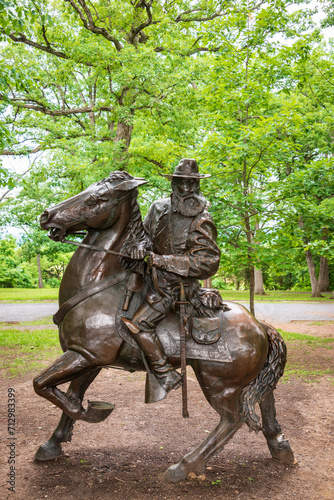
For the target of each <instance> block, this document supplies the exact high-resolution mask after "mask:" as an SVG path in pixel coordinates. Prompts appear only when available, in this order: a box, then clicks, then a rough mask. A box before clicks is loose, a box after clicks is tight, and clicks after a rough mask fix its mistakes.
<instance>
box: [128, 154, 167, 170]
mask: <svg viewBox="0 0 334 500" xmlns="http://www.w3.org/2000/svg"><path fill="white" fill-rule="evenodd" d="M133 156H139V158H143V159H144V160H146V161H149V162H150V163H153V165H156V166H157V167H159V168H161V170H163V169H164V168H165V165H163V164H162V163H161V162H160V161H157V160H151V158H147V156H143V155H139V154H136V155H133Z"/></svg>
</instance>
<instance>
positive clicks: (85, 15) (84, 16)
mask: <svg viewBox="0 0 334 500" xmlns="http://www.w3.org/2000/svg"><path fill="white" fill-rule="evenodd" d="M64 1H65V2H68V3H70V4H71V5H72V7H73V9H74V10H75V11H76V12H77V13H78V14H79V16H80V19H81V21H82V23H83V25H84V27H85V28H86V29H87V30H89V31H91V32H92V33H95V34H96V35H102V36H103V37H104V38H106V39H107V40H108V41H109V42H112V43H113V44H114V45H115V47H116V50H117V51H118V52H120V51H121V50H122V48H123V46H122V44H121V43H120V41H119V40H117V38H115V37H113V36H112V35H111V34H110V33H109V32H108V31H107V30H106V29H105V28H100V27H98V26H96V24H95V23H94V20H93V16H92V13H91V11H90V10H89V8H88V7H87V5H86V2H85V1H84V0H77V2H78V4H79V5H77V3H76V1H75V0H64ZM80 7H81V8H82V9H83V10H81V9H80Z"/></svg>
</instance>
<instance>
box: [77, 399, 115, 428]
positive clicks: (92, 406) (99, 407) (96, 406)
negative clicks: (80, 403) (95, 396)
mask: <svg viewBox="0 0 334 500" xmlns="http://www.w3.org/2000/svg"><path fill="white" fill-rule="evenodd" d="M114 408H115V405H113V404H112V403H107V402H106V401H88V408H87V410H86V411H85V413H84V414H83V415H82V418H81V420H84V421H85V422H90V423H92V424H97V423H99V422H103V420H105V419H106V418H108V417H109V415H110V413H111V412H112V411H113V409H114Z"/></svg>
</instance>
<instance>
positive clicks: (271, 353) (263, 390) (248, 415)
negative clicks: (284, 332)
mask: <svg viewBox="0 0 334 500" xmlns="http://www.w3.org/2000/svg"><path fill="white" fill-rule="evenodd" d="M261 325H262V326H263V328H264V329H265V331H266V333H267V335H268V340H269V347H268V354H267V359H266V362H265V365H264V367H263V369H262V371H261V372H260V373H259V374H258V376H257V377H256V378H255V379H254V380H252V381H251V382H250V383H249V384H248V385H246V386H245V387H244V388H243V390H242V393H241V405H242V408H241V415H242V420H243V421H244V422H246V424H247V425H248V427H249V430H250V431H252V430H253V431H255V432H259V431H260V430H262V426H261V424H260V419H259V417H258V416H257V414H256V413H255V405H256V403H258V402H260V401H261V400H262V399H263V397H264V396H265V395H266V394H267V393H269V392H270V391H273V390H274V389H275V388H276V385H277V382H278V381H279V379H280V378H281V376H282V375H283V372H284V367H285V363H286V345H285V343H284V340H283V339H282V337H281V335H280V334H279V333H278V331H277V330H276V329H275V328H274V327H272V326H271V325H268V324H267V323H261Z"/></svg>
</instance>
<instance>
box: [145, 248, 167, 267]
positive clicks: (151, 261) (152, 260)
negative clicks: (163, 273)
mask: <svg viewBox="0 0 334 500" xmlns="http://www.w3.org/2000/svg"><path fill="white" fill-rule="evenodd" d="M146 262H147V265H148V267H149V268H151V267H156V268H157V269H166V261H165V259H164V257H163V255H158V254H156V253H153V252H150V253H149V255H148V256H147V259H146Z"/></svg>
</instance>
